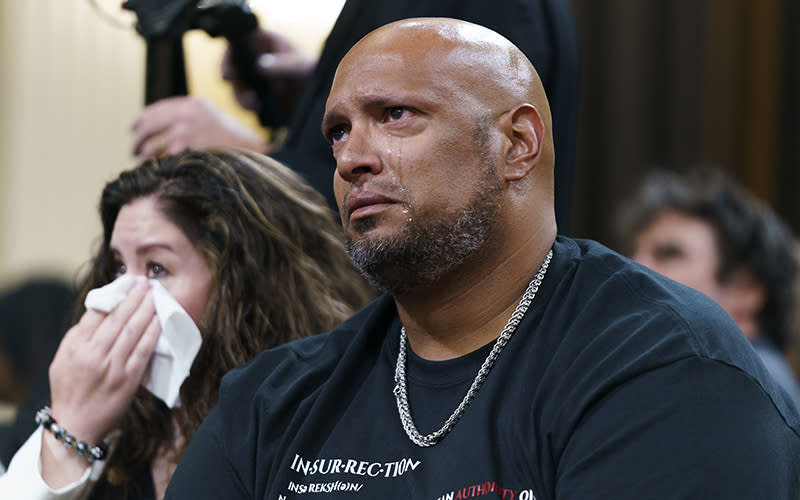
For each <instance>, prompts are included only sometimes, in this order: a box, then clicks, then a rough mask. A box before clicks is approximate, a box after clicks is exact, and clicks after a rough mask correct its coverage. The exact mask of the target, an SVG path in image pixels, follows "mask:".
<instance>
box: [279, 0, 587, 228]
mask: <svg viewBox="0 0 800 500" xmlns="http://www.w3.org/2000/svg"><path fill="white" fill-rule="evenodd" d="M409 17H451V18H455V19H462V20H465V21H469V22H473V23H477V24H480V25H483V26H486V27H487V28H490V29H492V30H494V31H496V32H498V33H500V34H501V35H503V36H505V37H506V38H508V39H509V40H510V41H511V42H512V43H514V44H515V45H516V46H517V47H519V49H520V50H521V51H522V52H523V53H524V54H525V55H526V56H527V57H528V59H530V60H531V62H532V63H533V65H534V66H535V67H536V70H537V72H538V73H539V76H540V77H541V79H542V84H543V85H544V89H545V92H546V93H547V99H548V102H549V104H550V111H551V113H552V116H553V141H554V147H555V158H556V167H555V191H556V193H555V203H556V219H557V221H558V230H559V233H561V234H569V224H570V212H571V210H570V207H571V204H572V184H573V177H574V170H575V155H576V141H577V134H578V97H579V96H578V80H579V71H580V62H579V50H578V35H577V30H576V28H575V22H574V20H573V17H572V12H571V10H570V7H569V2H568V1H567V0H495V1H473V0H395V1H392V2H380V1H375V0H347V2H346V3H345V5H344V7H343V8H342V12H341V14H340V15H339V17H338V18H337V20H336V23H335V25H334V26H333V29H332V30H331V34H330V36H329V37H328V39H327V41H326V42H325V46H324V47H323V50H322V53H321V55H320V58H319V63H318V65H317V67H316V68H315V69H314V73H313V74H312V77H311V79H310V81H309V82H308V84H307V85H306V87H305V88H304V89H303V92H302V94H301V96H300V98H299V100H298V103H297V107H296V108H295V110H294V112H293V114H292V118H291V121H290V123H289V136H288V137H287V140H286V143H285V144H284V146H283V147H282V149H281V150H279V151H277V152H276V153H275V154H274V155H273V156H274V157H275V158H276V159H278V160H279V161H281V162H283V163H285V164H287V165H288V166H289V167H291V168H292V169H293V170H295V171H297V172H298V173H300V174H301V175H302V176H303V177H304V178H305V179H306V180H307V181H308V182H309V183H310V184H311V185H312V186H314V187H315V188H316V189H317V190H318V191H320V192H321V193H322V194H323V195H325V197H326V198H327V199H328V201H329V203H330V204H331V206H333V207H335V206H336V201H335V199H334V196H333V173H334V170H335V169H336V162H335V161H334V159H333V154H332V153H331V148H330V145H329V144H328V143H327V142H326V141H325V139H324V138H323V136H322V132H320V126H321V124H322V116H323V114H324V113H325V101H326V100H327V99H328V93H329V92H330V88H331V84H332V83H333V75H334V73H335V72H336V67H337V66H338V65H339V61H340V60H341V59H342V57H344V55H345V54H346V53H347V51H348V50H350V47H352V46H353V45H354V44H355V43H356V42H357V41H359V40H360V39H361V38H362V37H363V36H364V35H366V34H367V33H369V32H370V31H372V30H374V29H375V28H378V27H380V26H383V25H384V24H387V23H390V22H393V21H397V20H400V19H405V18H409Z"/></svg>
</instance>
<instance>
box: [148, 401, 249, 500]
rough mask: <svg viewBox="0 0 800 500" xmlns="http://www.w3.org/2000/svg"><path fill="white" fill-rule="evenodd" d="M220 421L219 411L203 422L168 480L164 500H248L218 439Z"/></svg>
mask: <svg viewBox="0 0 800 500" xmlns="http://www.w3.org/2000/svg"><path fill="white" fill-rule="evenodd" d="M221 421H222V418H221V413H220V411H219V407H217V408H215V409H214V410H212V411H211V413H210V414H209V415H208V417H206V419H205V420H204V421H203V424H202V425H201V426H200V428H199V429H198V430H197V433H196V434H195V435H194V437H193V438H192V440H191V442H190V443H189V447H188V448H187V449H186V453H184V455H183V458H181V461H180V463H179V464H178V468H177V470H176V471H175V474H174V475H173V476H172V479H171V480H170V483H169V487H168V488H167V493H166V496H165V497H164V500H185V499H192V500H202V499H206V498H207V499H214V500H217V499H221V498H224V499H226V500H246V499H250V498H251V495H250V494H249V493H248V492H247V488H245V486H244V484H243V482H242V480H241V477H240V476H239V473H238V472H239V471H237V470H236V468H235V466H234V465H233V463H232V462H231V460H230V455H229V454H228V451H227V447H226V446H225V445H224V444H223V442H222V439H220V435H219V430H220V429H221V428H222V422H221Z"/></svg>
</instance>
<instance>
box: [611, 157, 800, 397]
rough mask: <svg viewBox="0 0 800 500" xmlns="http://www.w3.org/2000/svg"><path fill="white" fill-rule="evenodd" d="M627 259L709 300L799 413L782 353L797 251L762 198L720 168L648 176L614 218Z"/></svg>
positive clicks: (793, 314)
mask: <svg viewBox="0 0 800 500" xmlns="http://www.w3.org/2000/svg"><path fill="white" fill-rule="evenodd" d="M619 229H620V233H621V236H622V241H624V242H625V244H626V245H628V247H629V248H627V249H626V252H627V253H628V254H629V255H630V256H631V257H632V258H633V260H635V261H637V262H639V263H640V264H643V265H645V266H647V267H649V268H651V269H653V270H655V271H658V272H659V273H661V274H664V275H665V276H667V277H669V278H672V279H673V280H675V281H678V282H680V283H682V284H684V285H686V286H689V287H692V288H694V289H696V290H698V291H700V292H702V293H704V294H706V295H708V296H709V297H711V298H712V299H714V300H715V301H716V302H717V303H718V304H719V305H720V306H722V308H723V309H724V310H725V311H726V312H727V313H728V314H729V315H730V316H731V317H732V318H733V319H734V321H736V324H737V325H738V326H739V328H740V329H741V330H742V332H743V333H744V335H745V336H746V337H747V339H748V340H750V342H751V344H752V345H753V348H754V349H755V350H756V352H757V353H758V355H759V357H760V358H761V360H762V361H763V362H764V364H765V365H766V367H767V370H768V371H769V372H770V374H771V375H772V376H773V378H774V379H775V381H776V382H777V383H778V385H780V386H781V387H783V389H785V390H786V391H787V392H788V393H789V395H790V396H791V398H792V400H793V401H794V402H795V404H796V405H797V407H798V408H800V387H799V386H798V382H797V378H796V376H795V374H794V372H793V370H792V368H791V366H790V365H789V363H788V362H787V361H786V358H785V354H786V352H787V350H788V349H789V347H790V346H791V345H792V343H793V342H794V341H795V338H796V331H797V323H796V321H797V274H798V273H797V271H798V246H797V240H796V238H795V236H794V235H793V234H792V232H791V231H790V229H789V228H788V227H787V226H786V225H785V224H784V223H783V222H782V221H781V220H780V219H779V218H778V216H777V215H776V214H775V212H774V211H773V210H772V209H770V207H769V206H768V205H767V204H766V203H764V202H763V201H761V200H759V199H757V198H756V197H754V196H753V195H752V194H750V193H748V192H747V191H746V190H745V189H744V188H743V187H742V186H740V185H739V184H737V183H736V182H735V181H734V180H733V179H732V178H730V177H729V176H728V175H727V174H725V173H724V172H723V171H722V170H719V169H715V168H710V167H700V168H697V169H694V170H691V171H689V172H688V173H687V174H685V175H681V174H678V173H675V172H668V171H664V170H655V171H653V172H652V173H650V174H649V175H648V176H647V177H646V178H645V180H644V182H643V183H642V185H641V186H640V188H639V189H638V191H637V192H636V194H635V196H634V197H633V198H632V199H631V200H629V201H628V202H627V204H625V205H623V209H622V210H621V211H620V213H619Z"/></svg>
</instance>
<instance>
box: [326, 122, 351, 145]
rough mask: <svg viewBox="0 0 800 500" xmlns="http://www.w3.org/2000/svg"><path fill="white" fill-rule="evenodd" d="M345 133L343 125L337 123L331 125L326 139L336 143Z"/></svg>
mask: <svg viewBox="0 0 800 500" xmlns="http://www.w3.org/2000/svg"><path fill="white" fill-rule="evenodd" d="M346 134H347V130H346V129H345V127H344V126H343V125H339V126H336V127H333V128H332V129H331V131H330V132H329V133H328V140H329V141H330V142H331V144H334V143H337V142H339V141H341V140H342V139H344V137H345V135H346Z"/></svg>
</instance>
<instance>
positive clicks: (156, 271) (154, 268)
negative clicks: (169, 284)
mask: <svg viewBox="0 0 800 500" xmlns="http://www.w3.org/2000/svg"><path fill="white" fill-rule="evenodd" d="M147 268H148V273H147V274H149V275H150V276H149V277H151V278H158V277H159V276H163V275H164V274H165V273H166V271H167V270H166V269H164V266H162V265H161V264H159V263H157V262H151V263H150V264H148V265H147Z"/></svg>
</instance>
